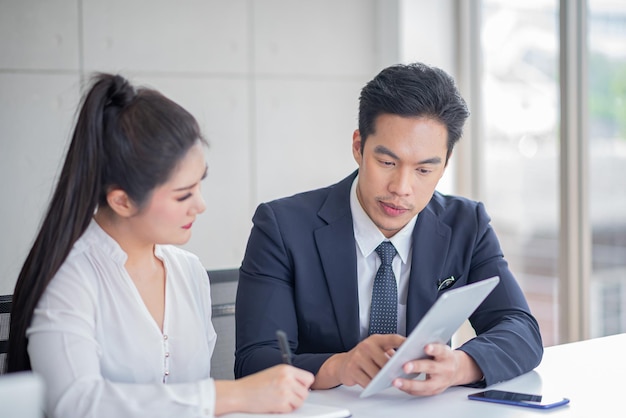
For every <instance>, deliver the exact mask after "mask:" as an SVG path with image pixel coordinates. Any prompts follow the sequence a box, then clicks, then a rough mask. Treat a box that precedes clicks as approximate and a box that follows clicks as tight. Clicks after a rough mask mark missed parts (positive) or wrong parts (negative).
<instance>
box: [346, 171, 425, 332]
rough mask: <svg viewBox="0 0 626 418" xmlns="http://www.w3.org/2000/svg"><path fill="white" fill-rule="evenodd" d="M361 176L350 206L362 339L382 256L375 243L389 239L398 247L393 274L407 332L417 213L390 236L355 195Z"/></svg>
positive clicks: (403, 328) (400, 322)
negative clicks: (378, 252)
mask: <svg viewBox="0 0 626 418" xmlns="http://www.w3.org/2000/svg"><path fill="white" fill-rule="evenodd" d="M358 180H359V176H358V175H357V177H356V178H355V179H354V182H353V183H352V188H351V189H350V210H351V212H352V223H353V228H354V238H355V240H356V266H357V277H358V281H359V323H360V335H361V340H363V339H365V338H366V337H367V334H368V329H369V320H370V307H371V305H372V289H373V287H374V278H375V277H376V272H377V271H378V267H380V264H381V260H380V257H378V254H376V251H375V250H376V247H378V246H379V245H380V243H381V242H383V241H390V242H391V243H392V244H393V246H394V247H395V248H396V251H398V254H397V255H396V256H395V257H394V259H393V274H394V276H395V277H396V282H397V284H398V334H400V335H406V299H407V294H408V291H409V274H410V273H411V249H412V246H413V241H412V235H413V227H414V226H415V222H416V220H417V215H415V216H414V217H413V218H411V220H410V221H409V223H407V224H406V225H405V226H404V228H402V229H401V230H400V231H398V232H397V233H396V234H395V235H394V236H393V237H391V238H389V239H387V238H386V237H385V236H384V235H383V233H382V232H380V230H379V229H378V227H377V226H376V225H375V224H374V222H372V220H371V219H370V217H369V216H368V215H367V213H365V210H363V207H362V206H361V203H360V202H359V199H358V197H357V195H356V185H357V182H358Z"/></svg>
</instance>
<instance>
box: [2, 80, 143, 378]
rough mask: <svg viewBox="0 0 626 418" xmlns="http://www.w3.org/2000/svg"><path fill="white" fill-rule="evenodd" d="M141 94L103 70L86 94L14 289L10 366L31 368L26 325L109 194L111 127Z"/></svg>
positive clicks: (9, 367)
mask: <svg viewBox="0 0 626 418" xmlns="http://www.w3.org/2000/svg"><path fill="white" fill-rule="evenodd" d="M134 96H135V92H134V90H133V88H132V87H131V86H130V85H129V84H128V82H127V81H126V80H124V79H123V78H122V77H120V76H111V75H100V76H98V77H97V78H96V81H95V83H94V84H93V86H92V88H91V89H90V91H89V93H88V94H87V95H86V96H85V98H84V100H83V103H82V106H81V110H80V113H79V115H78V118H77V122H76V127H75V129H74V133H73V135H72V140H71V143H70V147H69V150H68V152H67V156H66V158H65V163H64V164H63V169H62V170H61V174H60V177H59V180H58V183H57V186H56V189H55V191H54V194H53V196H52V200H51V201H50V205H49V207H48V210H47V213H46V215H45V217H44V219H43V222H42V225H41V228H40V230H39V233H38V235H37V238H36V239H35V242H34V243H33V246H32V248H31V250H30V252H29V254H28V257H27V258H26V261H25V263H24V265H23V267H22V270H21V271H20V274H19V276H18V279H17V283H16V286H15V291H14V294H13V301H12V309H11V327H10V331H9V350H8V357H7V361H8V364H7V371H8V372H16V371H21V370H29V369H30V360H29V358H28V354H27V351H26V348H27V339H26V329H27V328H28V326H29V325H30V322H31V319H32V316H33V311H34V309H35V307H36V305H37V303H38V302H39V299H40V298H41V295H42V294H43V292H44V290H45V289H46V287H47V285H48V283H50V280H51V279H52V278H53V277H54V275H55V274H56V273H57V271H58V270H59V268H60V267H61V265H62V264H63V262H64V261H65V259H66V258H67V256H68V254H69V252H70V250H71V249H72V246H73V245H74V243H75V242H76V240H77V239H78V238H79V237H80V236H81V235H82V234H83V232H85V230H86V229H87V226H88V225H89V222H90V221H91V219H92V216H93V214H94V211H95V210H96V208H97V206H98V203H99V202H100V201H101V199H102V196H103V190H102V172H103V168H104V165H105V161H104V160H105V158H104V156H105V152H104V140H105V135H104V132H105V129H108V127H110V126H115V125H117V123H115V121H114V119H115V118H116V117H117V116H118V114H119V112H120V110H121V109H122V108H123V107H124V106H126V105H127V104H128V103H129V102H130V101H131V100H132V99H133V97H134Z"/></svg>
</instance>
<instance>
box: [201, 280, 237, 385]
mask: <svg viewBox="0 0 626 418" xmlns="http://www.w3.org/2000/svg"><path fill="white" fill-rule="evenodd" d="M207 273H208V275H209V280H210V282H211V302H212V304H213V309H212V319H213V327H214V328H215V332H216V333H217V342H216V343H215V350H214V351H213V356H212V357H211V377H212V378H214V379H219V380H232V379H234V378H235V373H234V371H233V370H234V366H235V296H236V294H237V282H238V280H239V269H226V270H208V271H207Z"/></svg>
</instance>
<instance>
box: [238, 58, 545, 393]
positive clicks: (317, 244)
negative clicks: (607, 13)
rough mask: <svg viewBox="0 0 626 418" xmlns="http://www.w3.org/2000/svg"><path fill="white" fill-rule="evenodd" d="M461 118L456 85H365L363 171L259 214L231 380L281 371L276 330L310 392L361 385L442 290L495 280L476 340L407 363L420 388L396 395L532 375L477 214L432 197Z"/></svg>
mask: <svg viewBox="0 0 626 418" xmlns="http://www.w3.org/2000/svg"><path fill="white" fill-rule="evenodd" d="M468 116H469V112H468V110H467V106H466V104H465V101H464V100H463V98H462V97H461V96H460V94H459V92H458V90H457V88H456V86H455V83H454V80H453V79H452V78H451V77H450V76H449V75H447V74H446V73H445V72H443V71H442V70H440V69H438V68H434V67H429V66H427V65H423V64H419V63H417V64H411V65H395V66H392V67H389V68H386V69H384V70H383V71H381V72H380V73H379V74H378V75H377V76H376V77H375V78H374V79H373V80H372V81H370V82H369V83H368V84H367V85H366V86H365V87H364V88H363V90H362V91H361V96H360V99H359V129H358V130H356V131H355V132H354V134H353V138H352V153H353V155H354V158H355V160H356V162H357V164H358V170H357V171H355V172H354V173H352V174H351V175H349V176H348V177H347V178H345V179H344V180H342V181H340V182H339V183H337V184H334V185H332V186H329V187H326V188H323V189H319V190H313V191H309V192H305V193H301V194H298V195H295V196H292V197H288V198H284V199H279V200H276V201H273V202H269V203H264V204H261V205H260V206H259V207H258V208H257V211H256V213H255V215H254V218H253V223H254V226H253V228H252V232H251V234H250V238H249V241H248V246H247V249H246V254H245V257H244V260H243V263H242V266H241V269H240V276H239V287H238V292H237V304H236V321H237V349H236V361H235V375H236V377H241V376H245V375H248V374H251V373H254V372H256V371H258V370H261V369H264V368H267V367H270V366H272V365H275V364H277V363H279V362H281V354H280V351H279V347H278V344H277V342H276V330H278V329H281V330H284V331H285V332H286V333H287V335H288V336H289V343H290V345H291V348H292V350H293V352H294V356H293V364H294V365H295V366H297V367H300V368H303V369H306V370H309V371H311V372H312V373H314V374H315V383H314V385H313V386H312V387H313V388H315V389H324V388H331V387H335V386H337V385H340V384H344V385H349V386H352V385H355V384H358V385H360V386H362V387H365V386H367V384H368V383H369V382H370V381H371V379H372V378H373V377H374V376H375V375H376V373H377V372H378V371H379V370H380V368H381V367H382V366H383V365H384V364H385V362H386V361H387V359H388V356H389V355H392V354H393V349H395V348H397V347H398V346H399V345H400V344H402V342H403V341H404V339H405V336H406V335H407V333H409V332H410V331H411V330H412V329H413V328H414V327H415V326H416V325H417V323H418V322H419V321H420V319H421V318H422V317H423V316H424V314H425V313H426V311H428V309H429V308H430V307H431V306H432V305H433V303H434V302H435V300H436V299H437V297H438V296H440V295H441V293H442V292H445V291H448V290H450V289H454V288H458V287H460V286H463V285H466V284H469V283H473V282H476V281H479V280H483V279H486V278H489V277H492V276H499V277H500V283H499V284H498V285H497V286H496V288H495V289H494V290H493V292H492V293H491V294H490V295H489V296H488V297H487V299H485V301H484V302H483V303H482V304H481V305H480V306H479V308H478V309H477V310H476V311H475V312H474V313H473V314H472V315H471V317H470V322H471V324H472V326H473V327H474V329H475V330H476V333H477V336H476V337H475V338H473V339H471V340H470V341H468V342H466V343H465V344H463V345H462V346H461V347H459V348H458V349H454V350H453V349H451V348H450V347H449V346H448V345H445V344H428V345H427V346H426V347H425V348H424V351H425V353H426V354H427V356H428V357H427V358H425V359H419V360H414V361H410V362H408V363H406V364H405V365H404V371H405V372H406V373H416V372H422V373H424V374H425V375H426V379H425V380H410V379H395V380H394V383H393V384H394V386H395V387H397V388H399V389H401V390H403V391H405V392H407V393H410V394H414V395H433V394H436V393H440V392H441V391H443V390H445V389H446V388H448V387H450V386H454V385H475V386H484V385H491V384H493V383H496V382H499V381H502V380H507V379H510V378H512V377H515V376H517V375H520V374H522V373H525V372H527V371H529V370H531V369H533V368H534V367H535V366H537V365H538V364H539V362H540V360H541V357H542V354H543V348H542V342H541V336H540V333H539V327H538V325H537V321H536V320H535V318H534V317H533V316H532V314H531V313H530V310H529V308H528V304H527V303H526V300H525V298H524V295H523V293H522V291H521V289H520V288H519V286H518V284H517V282H516V280H515V278H514V277H513V275H512V273H511V272H510V270H509V268H508V265H507V262H506V261H505V259H504V257H503V254H502V250H501V249H500V245H499V243H498V240H497V237H496V235H495V233H494V231H493V229H492V228H491V226H490V224H489V222H490V218H489V216H488V215H487V213H486V212H485V209H484V207H483V205H482V204H481V203H478V202H474V201H470V200H468V199H465V198H461V197H454V196H444V195H442V194H440V193H439V192H436V191H435V187H436V186H437V183H438V182H439V180H440V179H441V177H442V175H443V173H444V170H445V168H446V166H447V164H448V161H449V158H450V156H451V154H452V149H453V147H454V145H455V143H456V142H457V141H458V140H459V138H460V136H461V133H462V128H463V124H464V123H465V120H466V119H467V117H468ZM381 243H384V244H381ZM389 243H391V244H392V245H393V246H390V244H389ZM379 246H380V247H381V249H378V247H379ZM382 248H384V250H383V249H382ZM384 254H389V255H390V257H389V259H390V260H391V261H389V260H387V261H384V262H383V260H384V259H385V255H384ZM381 264H384V265H385V266H386V267H384V268H382V267H380V266H381ZM379 268H380V272H379ZM389 269H390V270H389ZM379 276H380V282H379ZM381 283H382V284H381ZM390 300H391V302H389V301H390ZM381 301H382V302H381ZM385 303H386V304H387V306H386V307H382V308H381V307H380V306H381V304H385ZM381 312H384V314H383V315H382V316H383V318H382V319H381ZM385 315H387V316H386V317H385ZM370 321H371V323H370ZM389 324H391V325H390V326H391V328H384V326H389ZM381 327H382V328H381ZM418 354H420V353H416V357H417V355H418Z"/></svg>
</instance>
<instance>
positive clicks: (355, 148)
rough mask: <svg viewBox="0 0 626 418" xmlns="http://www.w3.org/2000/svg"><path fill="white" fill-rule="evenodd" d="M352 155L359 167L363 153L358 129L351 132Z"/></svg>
mask: <svg viewBox="0 0 626 418" xmlns="http://www.w3.org/2000/svg"><path fill="white" fill-rule="evenodd" d="M352 155H353V156H354V160H355V161H356V163H357V164H358V165H359V167H360V166H361V161H362V160H363V154H362V153H361V133H360V132H359V130H358V129H357V130H355V131H354V133H353V134H352Z"/></svg>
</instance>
